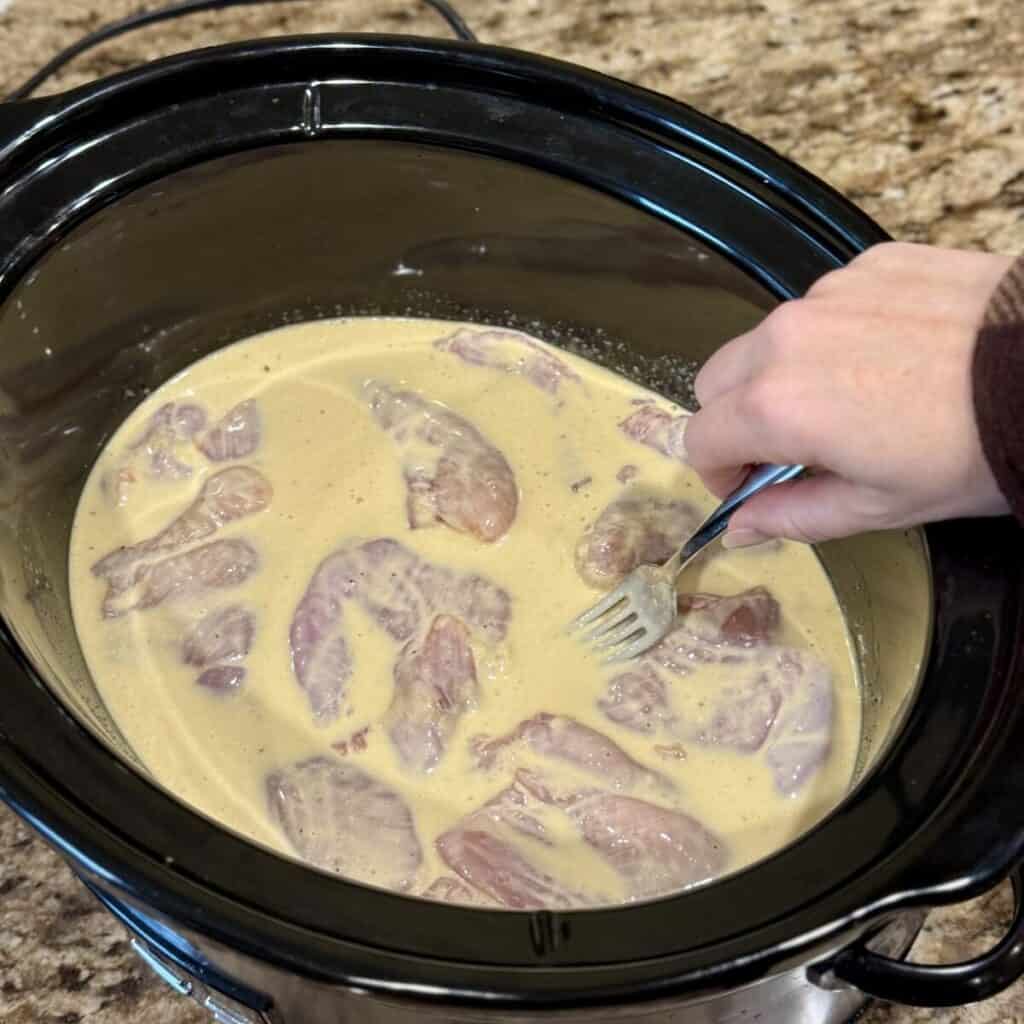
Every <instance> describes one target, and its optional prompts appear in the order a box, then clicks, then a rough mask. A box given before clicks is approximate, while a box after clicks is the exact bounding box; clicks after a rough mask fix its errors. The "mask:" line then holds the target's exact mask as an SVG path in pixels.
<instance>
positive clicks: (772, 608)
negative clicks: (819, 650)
mask: <svg viewBox="0 0 1024 1024" xmlns="http://www.w3.org/2000/svg"><path fill="white" fill-rule="evenodd" d="M679 613H680V615H681V616H682V620H683V624H684V625H685V626H686V628H687V629H688V630H689V631H690V632H691V633H693V634H694V635H695V636H697V637H699V638H700V639H701V640H706V641H707V642H708V643H713V644H735V645H737V646H740V647H754V646H757V645H759V644H767V643H771V642H772V641H773V640H774V639H775V638H776V637H777V636H778V633H779V627H780V625H781V621H782V617H781V614H780V612H779V602H778V601H776V600H775V598H774V597H773V596H772V595H771V594H770V593H769V592H768V591H767V590H766V589H765V588H764V587H753V588H752V589H750V590H745V591H743V593H741V594H736V595H734V596H732V597H719V596H718V595H716V594H681V595H680V597H679Z"/></svg>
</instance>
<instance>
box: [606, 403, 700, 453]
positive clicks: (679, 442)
mask: <svg viewBox="0 0 1024 1024" xmlns="http://www.w3.org/2000/svg"><path fill="white" fill-rule="evenodd" d="M689 418H690V415H689V413H685V412H680V413H676V414H675V415H673V414H672V413H670V412H666V411H665V410H664V409H659V408H658V407H657V406H656V405H652V404H644V405H641V406H640V407H639V408H638V409H637V410H636V412H633V413H630V414H629V416H627V417H626V419H624V420H623V421H622V422H621V423H620V424H619V428H620V429H621V430H622V432H623V433H624V434H625V435H626V437H629V438H632V439H633V440H634V441H638V442H639V443H640V444H645V445H647V447H648V448H653V449H654V450H655V451H656V452H661V454H662V455H666V456H668V457H669V458H670V459H676V460H677V461H678V462H682V463H683V464H684V465H685V464H686V443H685V440H684V439H685V436H686V423H687V420H689Z"/></svg>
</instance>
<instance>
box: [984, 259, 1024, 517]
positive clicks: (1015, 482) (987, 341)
mask: <svg viewBox="0 0 1024 1024" xmlns="http://www.w3.org/2000/svg"><path fill="white" fill-rule="evenodd" d="M972 386H973V391H974V413H975V416H976V418H977V421H978V431H979V433H980V434H981V446H982V449H983V451H984V452H985V457H986V458H987V459H988V463H989V465H990V466H991V467H992V472H993V474H994V475H995V478H996V483H997V484H999V488H1000V490H1001V491H1002V492H1003V495H1004V496H1005V498H1006V500H1007V501H1008V502H1009V503H1010V508H1011V509H1012V510H1013V513H1014V515H1015V516H1016V517H1017V518H1018V520H1020V521H1021V522H1024V257H1021V258H1020V259H1018V260H1017V261H1016V262H1015V263H1014V264H1013V266H1011V267H1010V269H1009V271H1007V273H1006V276H1005V277H1004V278H1003V279H1002V281H1000V283H999V286H998V287H997V288H996V290H995V292H993V294H992V298H991V299H990V300H989V304H988V308H987V309H986V311H985V317H984V320H983V321H982V325H981V329H980V330H979V331H978V342H977V345H976V346H975V349H974V365H973V368H972Z"/></svg>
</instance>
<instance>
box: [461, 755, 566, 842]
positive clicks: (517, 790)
mask: <svg viewBox="0 0 1024 1024" xmlns="http://www.w3.org/2000/svg"><path fill="white" fill-rule="evenodd" d="M532 778H533V776H532V775H531V773H529V772H524V771H518V772H516V777H515V779H514V780H513V781H512V784H511V785H510V786H506V787H505V788H504V789H503V790H502V791H501V792H500V793H499V794H498V795H497V796H494V797H491V799H490V800H488V801H487V803H485V804H484V805H483V807H481V808H480V809H479V810H478V811H475V812H474V813H473V814H471V815H469V816H468V817H467V818H465V819H464V821H463V824H464V825H465V826H466V827H472V828H482V829H485V830H486V829H487V828H489V827H490V826H491V825H492V824H493V825H506V826H508V828H511V829H513V830H515V831H516V832H521V833H522V834H523V835H525V836H529V837H530V838H531V839H536V840H537V841H538V842H541V843H543V844H544V845H545V846H550V845H551V840H550V839H548V834H547V828H546V827H545V825H544V822H543V820H542V819H541V816H540V814H539V811H540V808H538V807H537V806H536V805H537V801H536V799H535V794H534V793H533V791H532V789H531V780H532Z"/></svg>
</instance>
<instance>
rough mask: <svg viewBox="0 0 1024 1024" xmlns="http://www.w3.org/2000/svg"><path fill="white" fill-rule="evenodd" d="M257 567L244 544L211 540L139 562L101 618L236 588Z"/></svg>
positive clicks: (108, 599) (256, 559)
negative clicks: (182, 551) (159, 557)
mask: <svg viewBox="0 0 1024 1024" xmlns="http://www.w3.org/2000/svg"><path fill="white" fill-rule="evenodd" d="M258 567H259V556H258V555H257V554H256V550H255V548H253V546H252V545H251V544H250V543H249V542H248V541H247V540H215V541H211V542H210V543H209V544H204V545H202V546H201V547H198V548H192V550H191V551H186V552H184V553H182V554H179V555H171V556H170V557H168V558H164V559H161V560H160V561H156V562H140V563H138V566H137V568H136V571H135V574H134V576H133V578H132V580H131V582H130V584H129V585H128V586H126V587H124V588H122V589H121V590H119V591H117V592H116V593H110V592H108V595H107V597H106V599H105V600H104V602H103V615H104V617H105V618H116V617H117V616H119V615H124V614H126V613H127V612H130V611H133V610H135V609H138V610H144V609H146V608H153V607H155V606H156V605H158V604H161V603H163V602H164V601H168V600H176V599H180V598H183V597H189V596H191V595H193V594H198V593H202V592H203V591H206V590H212V589H216V588H224V587H237V586H239V585H240V584H242V583H244V582H245V581H246V580H247V579H248V578H249V577H250V576H251V575H252V574H253V573H254V572H255V571H256V569H257V568H258Z"/></svg>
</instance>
